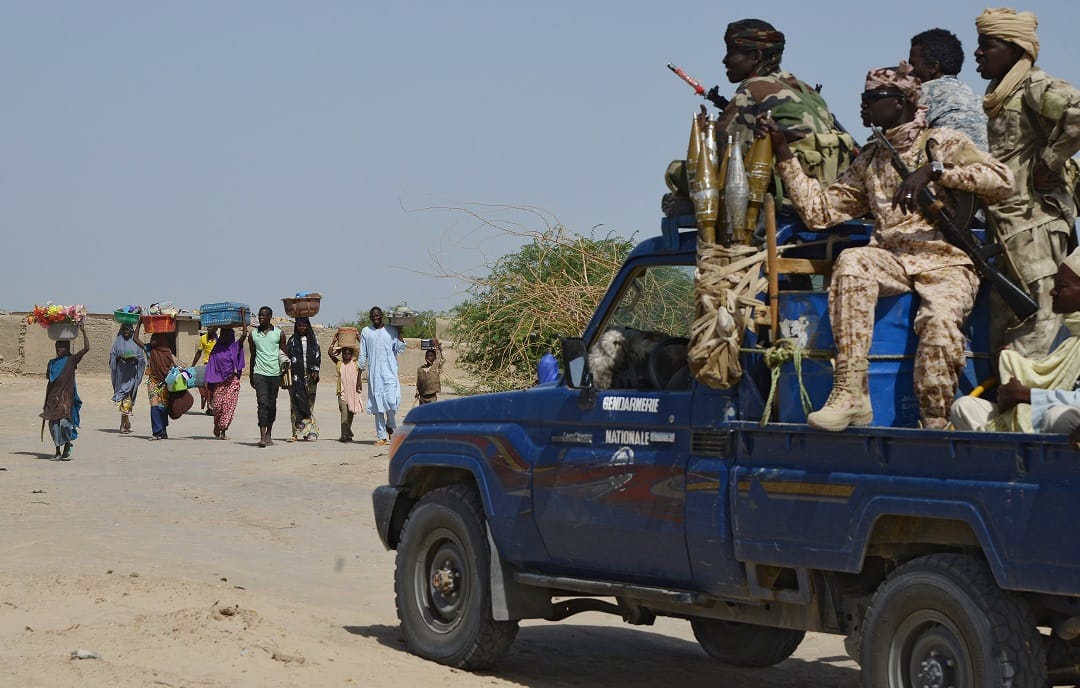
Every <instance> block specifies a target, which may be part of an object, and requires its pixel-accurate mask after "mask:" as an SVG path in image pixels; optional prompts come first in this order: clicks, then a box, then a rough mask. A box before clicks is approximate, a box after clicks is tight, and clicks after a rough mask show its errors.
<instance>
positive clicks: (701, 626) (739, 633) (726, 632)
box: [690, 619, 806, 668]
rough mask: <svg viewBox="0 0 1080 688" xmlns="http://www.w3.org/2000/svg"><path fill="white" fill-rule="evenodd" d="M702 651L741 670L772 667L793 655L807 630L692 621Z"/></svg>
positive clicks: (728, 622)
mask: <svg viewBox="0 0 1080 688" xmlns="http://www.w3.org/2000/svg"><path fill="white" fill-rule="evenodd" d="M690 627H691V628H693V629H694V637H695V638H697V641H698V643H699V644H700V645H701V649H703V650H705V652H707V653H708V654H709V656H710V657H712V658H713V659H718V660H720V661H721V662H723V663H725V664H733V665H735V666H741V667H754V668H760V667H769V666H772V665H774V664H779V663H780V662H782V661H784V660H785V659H787V658H788V657H790V656H791V653H792V652H794V651H795V650H796V649H797V648H798V647H799V643H801V642H802V639H803V636H805V635H806V631H799V630H794V629H791V628H773V627H771V626H758V625H755V624H748V623H740V622H738V621H717V620H714V619H691V620H690Z"/></svg>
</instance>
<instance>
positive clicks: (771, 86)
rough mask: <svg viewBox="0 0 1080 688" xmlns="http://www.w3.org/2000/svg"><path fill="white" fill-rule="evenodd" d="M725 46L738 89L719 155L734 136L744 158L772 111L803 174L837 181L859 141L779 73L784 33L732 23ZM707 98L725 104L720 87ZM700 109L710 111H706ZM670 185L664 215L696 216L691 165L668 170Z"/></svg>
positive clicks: (721, 125)
mask: <svg viewBox="0 0 1080 688" xmlns="http://www.w3.org/2000/svg"><path fill="white" fill-rule="evenodd" d="M724 42H725V44H726V45H727V52H726V54H725V55H724V66H725V67H726V68H727V77H728V80H729V81H731V83H733V84H739V86H738V88H737V89H736V90H735V96H734V97H733V98H732V100H731V101H729V102H728V105H727V107H725V108H724V111H723V112H722V113H721V114H720V117H719V119H718V120H717V125H716V136H717V139H718V140H717V150H719V151H721V152H723V151H724V150H725V149H726V146H727V137H728V135H729V134H730V135H731V136H733V137H736V138H737V139H738V140H739V141H740V142H742V145H743V153H744V154H745V153H746V151H747V150H748V149H749V146H750V143H751V142H752V141H753V139H754V128H755V122H756V121H757V118H758V116H760V115H764V114H765V113H766V112H768V111H770V110H771V111H772V118H773V120H774V121H776V122H777V123H778V124H779V125H780V126H781V128H783V130H784V132H785V134H786V135H787V140H788V143H789V145H790V147H791V149H792V150H793V151H794V152H795V157H796V158H797V159H798V160H799V163H800V164H801V165H802V168H803V171H804V172H806V174H808V175H810V176H811V177H813V178H814V179H818V180H820V181H821V182H823V183H826V184H827V183H829V182H831V181H832V180H833V179H836V177H837V175H839V174H840V173H841V172H843V171H844V170H845V169H847V166H848V165H849V164H850V163H851V160H852V158H854V156H855V151H856V150H857V146H856V145H855V140H854V139H852V138H851V136H850V135H849V134H847V133H845V132H842V131H840V130H839V127H837V125H836V118H835V117H834V116H833V114H832V113H831V112H830V111H829V106H828V105H827V104H826V103H825V100H824V99H823V98H822V97H821V94H820V93H818V90H817V89H816V88H811V87H810V86H808V85H806V84H805V83H803V82H802V81H799V80H798V79H796V78H795V76H794V75H793V74H791V72H785V71H783V70H781V69H780V58H781V57H782V56H783V54H784V34H783V33H781V32H779V31H777V30H776V29H775V28H773V26H772V24H769V23H768V22H765V21H762V20H760V19H743V20H740V21H737V22H732V23H731V24H728V26H727V30H726V32H725V33H724ZM708 98H709V99H710V100H714V101H720V102H722V100H721V99H720V94H719V87H717V86H714V87H713V88H712V90H710V91H709V95H708ZM701 109H702V112H704V111H705V107H704V106H702V108H701ZM665 180H666V182H667V185H668V188H669V189H671V191H672V193H667V194H664V196H663V198H662V199H661V201H660V206H661V209H662V210H663V212H664V214H665V215H683V214H693V212H694V206H693V202H692V201H691V200H690V198H689V184H688V183H687V180H686V161H684V160H675V161H673V162H672V163H671V164H670V165H668V169H667V172H666V173H665ZM777 181H778V180H777ZM774 195H775V196H776V198H777V200H778V201H779V202H781V203H784V204H786V200H785V199H784V192H783V189H782V188H776V189H774Z"/></svg>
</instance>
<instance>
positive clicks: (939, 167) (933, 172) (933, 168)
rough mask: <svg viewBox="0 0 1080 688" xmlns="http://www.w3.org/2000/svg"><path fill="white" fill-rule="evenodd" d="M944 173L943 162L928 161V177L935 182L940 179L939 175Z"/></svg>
mask: <svg viewBox="0 0 1080 688" xmlns="http://www.w3.org/2000/svg"><path fill="white" fill-rule="evenodd" d="M943 174H945V163H943V162H941V161H940V160H934V161H932V162H931V163H930V178H931V179H933V180H934V181H935V182H936V181H937V180H939V179H941V175H943Z"/></svg>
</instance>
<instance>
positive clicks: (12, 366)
mask: <svg viewBox="0 0 1080 688" xmlns="http://www.w3.org/2000/svg"><path fill="white" fill-rule="evenodd" d="M275 324H276V326H278V327H280V328H281V329H282V330H283V331H284V332H285V334H286V336H288V335H291V334H292V325H291V323H289V324H286V323H275ZM85 327H86V335H87V338H88V339H89V340H90V351H89V353H87V354H86V357H85V358H83V361H82V363H81V364H80V365H79V371H80V372H84V373H108V372H109V350H110V349H112V344H113V340H114V339H115V338H116V334H117V331H118V330H119V325H117V324H116V322H115V321H113V319H112V315H111V314H108V315H106V314H91V315H89V316H88V317H87V320H86V325H85ZM314 329H315V335H316V337H317V338H318V340H319V346H320V348H321V349H322V351H323V355H324V356H325V355H326V348H327V347H328V346H329V345H330V340H331V339H333V337H334V332H336V328H327V327H319V326H317V325H316V326H314ZM141 336H142V339H143V341H144V342H146V341H149V336H147V335H145V334H144V335H141ZM81 344H82V341H81V339H76V340H75V342H74V346H75V349H76V350H77V349H78V348H79V347H80V346H81ZM405 344H406V346H407V347H408V348H406V350H405V351H404V352H403V353H402V354H401V355H400V356H399V357H398V371H399V374H400V377H401V380H402V381H403V382H407V383H412V382H414V381H415V380H416V369H417V368H419V367H420V366H421V365H423V363H424V352H423V350H421V349H420V340H419V339H413V338H409V339H406V340H405ZM198 348H199V321H198V320H197V319H194V318H177V321H176V349H177V351H176V356H177V358H179V359H180V361H181V362H183V363H184V364H188V363H190V362H191V359H192V358H193V357H194V356H195V351H196V350H198ZM55 355H56V350H55V345H54V343H53V341H52V340H51V339H49V337H48V335H47V334H46V331H45V328H43V327H41V326H40V325H28V324H27V323H26V314H25V313H7V314H4V313H0V357H2V358H0V371H3V372H5V373H15V374H25V375H44V374H45V366H46V364H47V363H48V362H49V359H50V358H52V357H53V356H55ZM443 356H444V358H445V359H446V363H445V364H444V366H443V376H444V379H445V378H447V377H450V378H458V379H461V378H462V377H464V372H463V371H461V370H460V369H458V368H457V366H456V361H457V352H456V351H455V350H454V348H453V344H452V343H450V342H443ZM324 367H326V368H327V370H329V371H332V370H333V362H331V361H330V360H329V358H327V359H326V363H325V364H324Z"/></svg>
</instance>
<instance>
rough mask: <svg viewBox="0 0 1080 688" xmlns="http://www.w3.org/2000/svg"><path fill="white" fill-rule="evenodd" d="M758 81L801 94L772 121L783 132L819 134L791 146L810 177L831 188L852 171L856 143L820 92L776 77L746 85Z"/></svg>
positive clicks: (776, 112)
mask: <svg viewBox="0 0 1080 688" xmlns="http://www.w3.org/2000/svg"><path fill="white" fill-rule="evenodd" d="M755 81H770V82H774V83H775V82H779V83H781V84H782V85H783V86H784V87H785V88H789V89H792V90H794V91H796V92H797V93H798V94H799V100H798V101H792V100H786V101H783V102H781V103H779V104H777V105H775V106H774V107H773V108H772V118H773V120H774V121H776V123H777V124H778V125H780V127H781V128H783V129H791V128H798V129H801V130H804V131H805V130H806V129H808V128H809V129H812V130H813V131H814V132H816V133H812V134H807V135H806V136H804V137H803V138H801V139H799V140H798V141H793V142H791V143H789V144H788V147H789V148H791V152H792V153H794V154H795V157H796V159H798V161H799V164H800V165H802V168H803V172H805V173H806V176H808V177H813V178H814V179H817V180H818V181H820V182H821V183H822V184H830V183H832V181H833V180H834V179H836V178H837V177H838V176H840V173H841V172H843V171H844V170H846V169H847V168H848V166H849V165H850V164H851V161H852V160H853V159H854V157H855V151H856V145H855V139H853V138H852V137H851V135H850V134H848V133H847V132H845V131H841V130H840V128H839V127H838V126H837V125H836V120H835V119H834V118H833V115H832V113H831V112H829V106H828V105H826V104H825V100H824V99H823V98H822V97H821V94H819V93H818V92H817V91H816V90H813V89H809V88H807V87H806V84H804V83H803V82H801V81H797V82H796V85H795V86H792V84H791V83H790V82H787V81H784V80H782V79H779V78H778V77H776V76H775V75H773V76H758V77H751V78H750V79H747V80H746V81H745V82H744V83H753V82H755ZM776 184H777V191H778V195H781V194H782V191H781V187H780V182H779V179H777V180H776Z"/></svg>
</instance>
